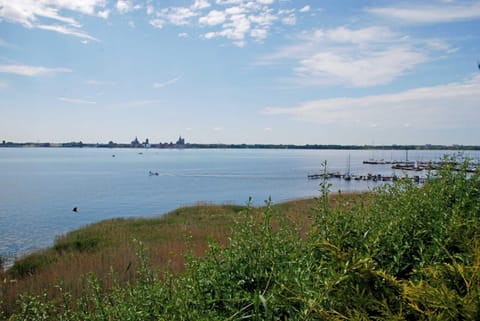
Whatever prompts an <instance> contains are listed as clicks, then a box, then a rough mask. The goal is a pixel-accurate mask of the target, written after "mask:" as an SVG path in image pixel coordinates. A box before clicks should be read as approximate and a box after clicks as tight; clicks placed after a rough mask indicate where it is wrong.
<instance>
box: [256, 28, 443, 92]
mask: <svg viewBox="0 0 480 321" xmlns="http://www.w3.org/2000/svg"><path fill="white" fill-rule="evenodd" d="M429 41H430V40H414V39H410V38H409V37H404V36H402V35H400V34H397V33H394V32H392V31H391V30H390V29H388V28H385V27H375V26H372V27H367V28H361V29H351V28H347V27H338V28H334V29H318V30H314V31H312V32H309V33H302V34H301V35H300V36H298V39H297V41H296V42H295V43H294V44H292V45H290V46H287V47H284V48H281V49H280V50H277V51H276V52H274V53H273V54H271V55H269V56H266V57H263V58H262V59H260V61H259V63H267V64H268V63H278V62H282V61H288V62H289V63H290V62H291V61H292V60H293V61H294V62H296V67H295V68H293V69H292V72H293V75H294V77H293V79H291V80H292V81H293V82H295V83H297V84H301V85H332V84H337V85H338V84H340V85H344V86H349V87H368V86H376V85H383V84H386V83H389V82H392V81H393V80H395V79H396V78H398V77H400V76H402V75H404V74H406V73H407V72H409V71H411V70H412V69H414V68H415V67H416V66H417V65H419V64H421V63H424V62H426V61H428V60H429V59H430V57H429V56H430V55H431V54H433V53H434V51H437V50H439V49H440V48H442V49H444V50H443V51H445V48H446V47H445V46H446V45H445V44H443V43H441V42H434V43H429ZM435 46H436V47H435ZM448 50H450V49H448Z"/></svg>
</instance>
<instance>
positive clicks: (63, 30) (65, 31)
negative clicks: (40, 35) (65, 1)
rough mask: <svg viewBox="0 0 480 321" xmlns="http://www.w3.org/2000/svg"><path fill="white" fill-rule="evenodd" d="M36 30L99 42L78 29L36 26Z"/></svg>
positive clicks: (58, 26)
mask: <svg viewBox="0 0 480 321" xmlns="http://www.w3.org/2000/svg"><path fill="white" fill-rule="evenodd" d="M37 28H38V29H42V30H50V31H55V32H58V33H62V34H64V35H70V36H75V37H78V38H82V39H88V40H93V41H100V40H98V39H97V38H95V37H92V36H90V35H89V34H87V33H85V32H83V31H80V30H78V29H72V28H69V27H67V26H63V25H37Z"/></svg>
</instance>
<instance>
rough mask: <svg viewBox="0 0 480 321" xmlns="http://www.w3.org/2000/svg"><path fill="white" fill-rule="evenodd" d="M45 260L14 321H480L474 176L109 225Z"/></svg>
mask: <svg viewBox="0 0 480 321" xmlns="http://www.w3.org/2000/svg"><path fill="white" fill-rule="evenodd" d="M467 165H468V164H466V165H465V168H466V166H467ZM132 237H133V238H135V239H137V241H135V242H134V241H132ZM39 255H44V256H45V257H46V258H53V259H51V260H50V259H45V260H46V261H47V262H48V263H46V264H44V263H40V264H38V267H37V268H36V269H34V270H33V271H32V270H31V269H25V270H27V271H28V272H27V273H24V274H22V276H21V278H19V279H18V280H17V282H16V283H14V286H11V285H10V284H9V285H8V286H5V285H4V286H3V289H2V293H4V299H3V301H4V306H5V307H7V308H9V309H10V310H5V311H6V315H8V316H10V317H11V320H245V319H249V320H479V319H480V174H479V173H478V172H477V173H474V174H467V173H466V172H465V171H452V170H451V169H449V168H448V167H446V168H444V169H443V170H441V171H440V172H439V173H438V175H437V178H436V179H435V180H432V181H430V182H428V183H427V184H426V185H425V186H423V187H419V186H417V185H414V184H412V183H411V182H407V181H399V182H396V183H395V184H394V185H391V186H386V187H384V188H381V189H378V190H376V191H375V192H374V193H369V194H359V195H343V196H338V195H335V197H332V195H331V194H330V193H329V186H328V182H323V183H322V185H321V195H320V197H319V198H317V199H314V200H300V201H294V202H288V203H285V204H279V205H272V204H271V203H270V202H267V203H266V206H265V207H263V208H250V207H248V206H247V207H235V206H196V207H190V208H184V209H179V210H177V211H174V212H172V213H169V214H168V215H167V216H166V217H165V218H162V219H158V220H157V219H154V220H113V221H105V222H101V223H99V224H94V225H92V226H89V227H88V228H86V229H82V230H79V231H75V232H72V233H70V234H69V235H66V236H65V237H62V238H60V239H59V240H58V241H57V243H56V244H55V246H54V247H53V248H52V249H49V250H47V251H45V252H44V253H40V254H39ZM40 262H45V261H44V259H41V260H40ZM174 262H176V263H174ZM25 264H26V263H25ZM62 264H63V265H62ZM176 264H178V265H176ZM26 265H27V266H29V265H28V264H26ZM76 265H79V266H83V267H82V270H81V271H80V270H79V271H77V272H75V273H81V274H83V275H85V277H83V278H82V281H81V282H80V284H74V283H71V282H73V280H74V279H75V278H78V274H77V276H75V275H67V274H68V273H70V271H66V270H68V267H73V266H76ZM17 270H18V269H17ZM13 271H15V267H14V269H12V270H11V271H9V272H8V273H7V274H8V275H7V276H8V277H10V276H11V273H13ZM55 273H57V274H56V276H55V277H54V278H53V279H51V278H52V274H55ZM62 273H63V274H62ZM65 273H67V274H65ZM87 274H88V275H87ZM36 278H37V279H36ZM22 282H24V283H22ZM42 282H43V285H42V286H40V288H39V289H35V288H34V285H35V286H37V283H42ZM20 284H22V286H23V288H22V287H20ZM55 284H57V286H56V287H54V285H55ZM29 286H30V287H31V288H29ZM15 287H17V289H18V292H16V293H14V292H11V291H12V289H13V288H15ZM42 288H43V291H42V290H41V289H42ZM20 289H21V290H20ZM45 289H48V290H45ZM50 289H55V291H54V293H53V292H49V291H50ZM12 297H15V298H16V299H19V300H18V301H17V303H16V304H14V303H11V301H9V300H10V299H9V298H12ZM10 304H11V305H10ZM5 317H6V316H5Z"/></svg>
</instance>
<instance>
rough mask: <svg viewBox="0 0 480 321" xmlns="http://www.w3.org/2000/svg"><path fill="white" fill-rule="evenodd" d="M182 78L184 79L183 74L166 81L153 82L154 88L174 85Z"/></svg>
mask: <svg viewBox="0 0 480 321" xmlns="http://www.w3.org/2000/svg"><path fill="white" fill-rule="evenodd" d="M180 79H182V76H178V77H175V78H172V79H170V80H167V81H164V82H156V83H154V84H153V88H163V87H167V86H170V85H173V84H174V83H176V82H177V81H179V80H180Z"/></svg>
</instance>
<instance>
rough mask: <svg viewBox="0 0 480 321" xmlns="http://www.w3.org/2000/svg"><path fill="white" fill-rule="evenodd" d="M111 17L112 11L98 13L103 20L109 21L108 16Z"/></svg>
mask: <svg viewBox="0 0 480 321" xmlns="http://www.w3.org/2000/svg"><path fill="white" fill-rule="evenodd" d="M109 15H110V10H108V9H107V10H103V11H99V12H98V16H99V17H100V18H103V19H108V16H109Z"/></svg>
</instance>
